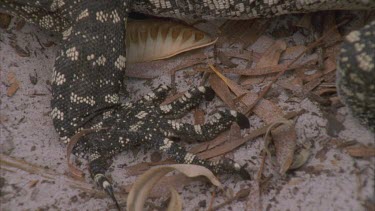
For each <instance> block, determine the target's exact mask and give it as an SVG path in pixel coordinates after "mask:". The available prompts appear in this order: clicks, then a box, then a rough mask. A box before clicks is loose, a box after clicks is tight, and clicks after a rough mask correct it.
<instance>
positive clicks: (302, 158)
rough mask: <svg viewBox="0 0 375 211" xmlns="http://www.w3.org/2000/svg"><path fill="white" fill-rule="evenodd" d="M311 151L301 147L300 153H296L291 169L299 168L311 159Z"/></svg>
mask: <svg viewBox="0 0 375 211" xmlns="http://www.w3.org/2000/svg"><path fill="white" fill-rule="evenodd" d="M310 154H311V152H310V151H309V150H308V149H301V151H300V152H299V153H296V154H295V155H294V160H293V163H292V165H291V166H290V167H289V169H290V170H293V169H298V168H300V167H301V166H303V164H305V163H306V161H307V160H308V159H309V157H310Z"/></svg>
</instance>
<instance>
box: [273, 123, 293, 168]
mask: <svg viewBox="0 0 375 211" xmlns="http://www.w3.org/2000/svg"><path fill="white" fill-rule="evenodd" d="M271 133H272V138H273V142H274V144H275V148H276V158H277V162H278V163H279V165H280V170H279V173H280V174H281V175H284V174H285V173H286V171H287V170H288V169H289V168H290V166H291V165H292V163H293V160H294V150H295V149H296V144H297V134H296V131H295V129H294V125H293V124H283V125H281V126H279V127H277V128H275V129H274V130H272V132H271Z"/></svg>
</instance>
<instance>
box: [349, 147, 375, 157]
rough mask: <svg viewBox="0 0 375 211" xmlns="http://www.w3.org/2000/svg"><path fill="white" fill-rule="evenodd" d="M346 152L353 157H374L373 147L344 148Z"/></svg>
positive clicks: (374, 150)
mask: <svg viewBox="0 0 375 211" xmlns="http://www.w3.org/2000/svg"><path fill="white" fill-rule="evenodd" d="M345 150H346V152H347V153H348V154H349V155H350V156H353V157H373V156H375V147H368V146H353V147H347V148H345Z"/></svg>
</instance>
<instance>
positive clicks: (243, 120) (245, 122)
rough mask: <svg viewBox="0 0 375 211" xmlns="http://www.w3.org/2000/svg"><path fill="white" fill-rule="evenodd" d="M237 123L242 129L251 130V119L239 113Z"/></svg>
mask: <svg viewBox="0 0 375 211" xmlns="http://www.w3.org/2000/svg"><path fill="white" fill-rule="evenodd" d="M236 122H237V124H238V125H239V126H240V128H241V129H245V128H250V122H249V118H247V116H245V115H243V114H241V113H237V117H236Z"/></svg>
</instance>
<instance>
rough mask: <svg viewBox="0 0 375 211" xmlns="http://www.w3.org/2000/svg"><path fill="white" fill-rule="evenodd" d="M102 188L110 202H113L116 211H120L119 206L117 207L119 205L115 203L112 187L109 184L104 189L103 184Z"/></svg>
mask: <svg viewBox="0 0 375 211" xmlns="http://www.w3.org/2000/svg"><path fill="white" fill-rule="evenodd" d="M102 187H103V189H104V191H105V192H106V193H107V194H108V195H109V197H111V199H112V201H113V202H115V205H116V208H117V210H118V211H120V210H121V208H120V205H119V203H118V202H117V199H116V197H115V194H114V192H113V188H112V185H111V184H109V185H107V186H105V187H104V184H103V186H102Z"/></svg>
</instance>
